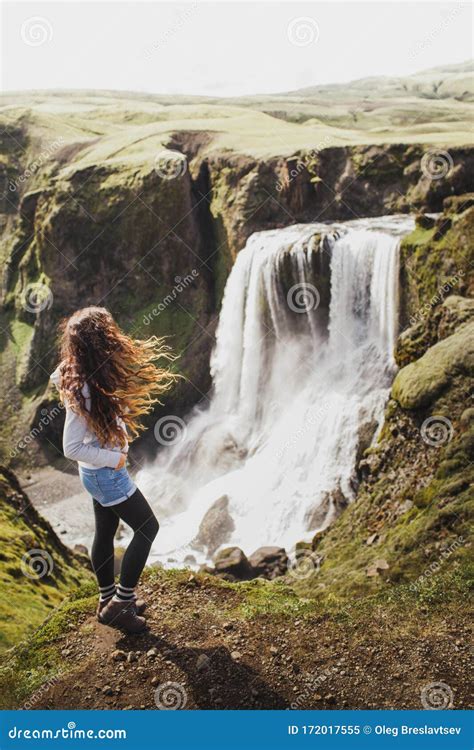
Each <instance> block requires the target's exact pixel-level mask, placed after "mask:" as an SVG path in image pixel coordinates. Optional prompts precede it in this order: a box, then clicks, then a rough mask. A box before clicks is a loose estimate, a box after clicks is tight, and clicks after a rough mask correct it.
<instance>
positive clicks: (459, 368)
mask: <svg viewBox="0 0 474 750" xmlns="http://www.w3.org/2000/svg"><path fill="white" fill-rule="evenodd" d="M460 373H461V374H465V375H467V376H469V375H472V374H474V324H473V323H470V324H469V323H467V324H465V325H463V326H461V327H460V328H459V329H458V330H457V331H456V333H454V334H453V335H452V336H448V338H446V339H444V340H443V341H440V342H439V343H437V344H435V346H432V347H431V348H430V349H428V351H427V352H426V353H425V354H424V355H423V357H421V358H420V359H418V360H416V361H415V362H412V363H410V364H409V365H407V366H406V367H404V368H403V369H402V370H400V372H399V373H398V374H397V376H396V378H395V381H394V383H393V386H392V398H393V399H394V400H395V401H398V403H399V404H400V406H402V407H403V408H405V409H418V408H420V407H424V406H427V405H428V404H430V403H431V402H432V401H433V400H434V399H435V398H436V397H437V396H438V395H439V394H440V393H441V391H442V390H443V389H444V388H446V387H447V385H448V384H449V383H450V381H451V379H452V378H453V377H454V376H455V375H458V374H460Z"/></svg>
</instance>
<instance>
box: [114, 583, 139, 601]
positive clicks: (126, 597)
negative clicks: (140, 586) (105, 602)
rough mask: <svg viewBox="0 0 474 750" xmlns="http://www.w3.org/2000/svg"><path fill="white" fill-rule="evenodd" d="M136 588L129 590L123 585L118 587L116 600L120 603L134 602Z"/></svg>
mask: <svg viewBox="0 0 474 750" xmlns="http://www.w3.org/2000/svg"><path fill="white" fill-rule="evenodd" d="M135 598H136V597H135V587H133V588H128V587H127V586H122V584H121V583H119V585H118V586H117V591H116V592H115V596H114V600H115V601H119V602H133V601H134V600H135Z"/></svg>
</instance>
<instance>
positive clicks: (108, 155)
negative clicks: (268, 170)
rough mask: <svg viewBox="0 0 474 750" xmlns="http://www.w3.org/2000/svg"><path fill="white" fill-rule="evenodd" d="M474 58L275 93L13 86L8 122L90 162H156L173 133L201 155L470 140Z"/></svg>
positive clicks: (3, 119) (4, 109) (0, 112)
mask: <svg viewBox="0 0 474 750" xmlns="http://www.w3.org/2000/svg"><path fill="white" fill-rule="evenodd" d="M472 80H473V79H472V63H470V62H469V63H465V64H463V65H455V66H448V67H444V68H436V69H434V70H431V71H425V72H422V73H419V74H417V75H415V76H409V77H407V78H370V79H363V80H360V81H354V82H352V83H348V84H334V85H328V86H317V87H311V88H309V89H303V90H301V91H296V92H290V93H286V94H275V95H271V96H253V97H240V98H232V99H229V98H226V99H224V98H222V99H218V98H215V99H212V98H205V97H193V96H174V97H170V96H158V95H152V94H136V93H130V92H114V91H54V92H50V91H44V92H41V91H36V92H23V93H11V94H8V95H6V96H4V97H3V104H2V106H1V107H0V123H1V124H2V129H5V128H8V127H11V126H12V125H14V124H16V125H20V124H21V125H22V126H27V127H28V129H29V131H30V134H31V137H32V139H33V140H36V141H37V142H39V143H42V144H44V143H47V142H51V141H54V140H55V139H57V138H62V141H63V143H64V144H66V143H68V144H74V148H75V149H76V150H77V152H78V154H79V155H80V156H79V158H80V161H82V162H83V163H84V164H87V163H91V162H97V161H101V160H103V159H107V160H110V161H121V162H125V163H129V164H135V165H136V164H138V163H140V162H143V161H144V160H147V159H153V158H154V157H155V156H156V153H157V151H159V149H160V148H162V147H163V144H165V143H167V142H168V141H169V140H170V138H171V136H172V134H173V133H175V132H177V131H178V132H179V131H186V132H191V133H192V132H194V133H196V132H199V133H205V134H206V136H207V138H206V144H205V148H204V149H202V148H201V155H205V154H206V153H213V152H216V151H234V152H239V153H244V154H247V155H250V156H254V157H256V156H258V157H270V156H276V155H288V154H292V153H294V152H295V151H298V150H301V149H307V148H314V147H315V146H318V148H320V149H321V148H327V147H329V146H338V145H340V146H342V145H351V144H352V145H356V144H368V143H371V144H377V143H433V144H446V145H455V144H458V145H459V144H461V145H462V144H468V143H470V142H471V139H472V130H471V123H472V104H471V102H472V100H473V98H474V93H473V83H472Z"/></svg>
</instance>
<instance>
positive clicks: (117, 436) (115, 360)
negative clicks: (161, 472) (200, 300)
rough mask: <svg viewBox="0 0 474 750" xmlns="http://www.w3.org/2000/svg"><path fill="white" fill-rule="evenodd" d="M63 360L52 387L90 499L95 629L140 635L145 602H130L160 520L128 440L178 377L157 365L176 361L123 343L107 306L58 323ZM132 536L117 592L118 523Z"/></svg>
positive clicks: (151, 348) (164, 351) (154, 349)
mask: <svg viewBox="0 0 474 750" xmlns="http://www.w3.org/2000/svg"><path fill="white" fill-rule="evenodd" d="M61 334H62V335H61V347H60V355H61V361H60V364H59V366H58V367H57V368H56V370H55V371H54V373H53V374H52V375H51V380H52V381H53V382H54V383H55V385H56V386H57V387H58V389H59V392H60V395H61V400H62V401H63V403H64V406H65V409H66V422H65V425H64V435H63V450H64V455H65V456H66V458H69V459H71V460H73V461H77V462H78V464H79V476H80V479H81V482H82V485H83V486H84V488H85V489H86V490H87V492H89V493H90V495H91V496H92V503H93V508H94V516H95V536H94V541H93V544H92V550H91V561H92V567H93V569H94V573H95V575H96V577H97V581H98V584H99V592H100V597H99V604H98V607H97V617H98V619H99V621H100V622H102V623H105V624H107V625H113V626H114V627H117V628H120V629H123V630H126V631H127V632H130V633H138V632H140V631H142V630H143V629H144V628H146V622H145V618H144V617H141V614H142V613H143V610H144V609H145V606H146V605H145V603H144V602H139V601H137V600H136V597H135V587H136V586H137V583H138V580H139V578H140V575H141V573H142V570H143V568H144V567H145V563H146V560H147V557H148V554H149V552H150V548H151V545H152V543H153V540H154V538H155V537H156V534H157V533H158V528H159V526H158V521H157V520H156V518H155V516H154V514H153V511H152V509H151V508H150V506H149V504H148V502H147V501H146V500H145V498H144V497H143V495H142V493H141V492H140V490H139V489H138V488H137V486H136V485H135V483H134V482H133V481H132V479H131V478H130V476H129V474H128V471H127V469H126V462H127V452H128V435H129V434H130V435H131V437H132V438H134V437H136V435H137V434H138V432H139V430H140V428H141V425H140V417H141V416H142V415H144V414H146V413H148V412H149V411H150V410H151V408H152V406H153V404H154V403H157V402H158V403H159V397H160V395H162V394H163V393H165V392H166V391H167V390H168V389H169V388H170V386H171V385H172V383H173V382H175V380H176V379H177V377H178V376H177V375H175V374H173V373H172V372H170V370H169V369H168V368H167V367H160V366H159V365H158V362H159V361H163V360H165V363H166V361H167V362H170V361H171V360H173V359H174V358H173V357H172V355H171V354H170V350H169V348H168V347H167V346H165V345H164V344H163V341H162V340H160V339H157V338H156V337H155V336H153V337H151V338H149V339H148V340H146V341H138V340H135V339H132V338H130V337H129V336H126V335H125V334H124V333H123V332H122V331H121V330H120V328H119V327H118V326H117V324H116V323H115V321H114V319H113V318H112V315H111V314H110V313H109V312H108V310H106V309H105V308H104V307H85V308H84V309H82V310H78V311H77V312H75V313H74V314H73V315H71V317H70V318H69V319H67V320H66V321H64V322H63V323H62V324H61ZM120 519H122V520H123V521H124V522H125V523H126V524H128V525H129V526H131V528H132V529H133V532H134V534H133V538H132V540H131V542H130V544H129V546H128V548H127V550H126V552H125V554H124V556H123V560H122V566H121V571H120V581H119V583H118V585H117V586H116V585H115V576H114V536H115V532H116V531H117V526H118V524H119V520H120Z"/></svg>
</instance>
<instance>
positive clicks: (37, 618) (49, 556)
mask: <svg viewBox="0 0 474 750" xmlns="http://www.w3.org/2000/svg"><path fill="white" fill-rule="evenodd" d="M0 546H1V552H0V581H1V598H0V650H2V651H3V650H5V649H6V648H8V647H10V646H12V645H14V644H16V643H18V641H19V640H22V639H26V640H28V638H29V636H30V635H31V634H32V632H33V630H34V629H35V628H37V627H38V626H39V625H40V624H41V623H43V621H44V620H45V618H46V617H48V616H50V615H51V614H52V612H54V611H55V610H56V609H57V608H58V607H60V606H61V605H62V603H63V602H64V601H65V599H66V598H67V597H68V596H69V594H70V592H71V590H73V589H75V588H76V587H77V586H78V585H80V584H81V583H82V582H84V581H86V580H88V579H89V578H90V577H91V574H90V573H89V572H88V570H87V569H86V568H85V567H84V563H83V562H81V561H80V559H79V558H78V557H77V556H76V555H74V554H73V553H72V552H71V551H70V550H69V549H68V548H67V547H65V546H64V545H63V544H62V543H61V542H60V541H59V539H58V538H57V536H56V534H55V533H54V532H53V530H52V528H51V527H50V525H49V524H48V523H47V522H46V521H45V520H44V519H43V518H41V516H40V515H39V514H38V513H37V512H36V510H35V509H34V508H33V506H32V505H31V503H30V501H29V500H28V498H27V497H26V495H25V494H24V492H23V491H22V490H21V488H20V486H19V484H18V482H17V480H16V478H15V477H14V475H13V474H12V473H11V472H10V471H8V470H7V469H5V468H0Z"/></svg>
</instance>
